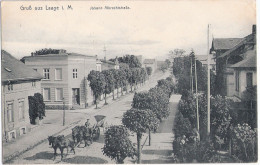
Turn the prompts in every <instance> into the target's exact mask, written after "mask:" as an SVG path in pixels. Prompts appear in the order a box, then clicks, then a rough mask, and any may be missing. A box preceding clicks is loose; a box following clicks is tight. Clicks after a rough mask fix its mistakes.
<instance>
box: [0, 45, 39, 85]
mask: <svg viewBox="0 0 260 165" xmlns="http://www.w3.org/2000/svg"><path fill="white" fill-rule="evenodd" d="M1 55H2V58H1V64H2V66H1V69H2V71H1V75H2V76H1V78H2V82H6V81H17V80H40V79H42V78H43V77H42V75H40V74H39V73H37V72H36V71H34V70H33V69H31V68H29V67H28V66H26V65H25V64H23V63H22V62H21V61H19V60H17V59H16V58H14V57H13V56H12V55H10V54H9V53H8V52H6V51H4V50H2V51H1Z"/></svg>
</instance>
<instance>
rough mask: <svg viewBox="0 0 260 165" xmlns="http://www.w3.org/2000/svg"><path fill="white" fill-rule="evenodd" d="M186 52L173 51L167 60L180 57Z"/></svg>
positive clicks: (180, 50) (181, 50)
mask: <svg viewBox="0 0 260 165" xmlns="http://www.w3.org/2000/svg"><path fill="white" fill-rule="evenodd" d="M185 52H186V51H185V50H183V49H174V50H173V51H172V50H171V51H170V52H169V53H170V54H169V58H170V59H174V58H175V57H182V56H183V55H184V53H185Z"/></svg>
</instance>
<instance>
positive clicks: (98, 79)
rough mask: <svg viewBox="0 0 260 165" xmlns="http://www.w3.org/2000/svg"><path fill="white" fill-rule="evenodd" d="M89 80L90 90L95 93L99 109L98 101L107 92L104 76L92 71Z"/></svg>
mask: <svg viewBox="0 0 260 165" xmlns="http://www.w3.org/2000/svg"><path fill="white" fill-rule="evenodd" d="M87 80H88V81H89V82H90V84H89V85H90V88H91V89H92V91H93V94H94V98H95V104H96V109H97V99H98V97H99V96H101V94H102V93H103V92H104V90H105V86H106V80H105V77H104V75H103V74H102V73H101V72H99V71H94V70H92V71H90V73H89V75H88V78H87Z"/></svg>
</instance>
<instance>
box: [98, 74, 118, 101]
mask: <svg viewBox="0 0 260 165" xmlns="http://www.w3.org/2000/svg"><path fill="white" fill-rule="evenodd" d="M101 73H102V74H103V75H104V77H105V82H106V85H105V90H104V94H105V104H107V99H106V98H107V94H110V93H111V92H112V91H114V87H115V85H114V83H115V79H114V76H113V71H112V70H103V71H102V72H101Z"/></svg>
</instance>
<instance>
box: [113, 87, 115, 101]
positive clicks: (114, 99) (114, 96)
mask: <svg viewBox="0 0 260 165" xmlns="http://www.w3.org/2000/svg"><path fill="white" fill-rule="evenodd" d="M113 100H115V90H114V89H113Z"/></svg>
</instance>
